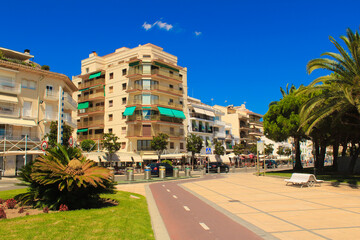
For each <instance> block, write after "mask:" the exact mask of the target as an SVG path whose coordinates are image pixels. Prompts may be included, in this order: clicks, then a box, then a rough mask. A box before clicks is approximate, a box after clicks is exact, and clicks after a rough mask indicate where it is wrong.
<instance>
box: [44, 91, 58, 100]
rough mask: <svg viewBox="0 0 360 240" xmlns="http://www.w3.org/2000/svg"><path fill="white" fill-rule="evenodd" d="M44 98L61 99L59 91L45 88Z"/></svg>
mask: <svg viewBox="0 0 360 240" xmlns="http://www.w3.org/2000/svg"><path fill="white" fill-rule="evenodd" d="M44 99H45V100H48V101H58V100H59V92H58V91H55V90H52V91H48V90H45V94H44Z"/></svg>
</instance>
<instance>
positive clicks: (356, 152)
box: [348, 144, 360, 174]
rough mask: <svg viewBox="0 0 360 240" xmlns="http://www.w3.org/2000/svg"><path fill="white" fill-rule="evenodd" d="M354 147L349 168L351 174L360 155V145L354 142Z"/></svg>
mask: <svg viewBox="0 0 360 240" xmlns="http://www.w3.org/2000/svg"><path fill="white" fill-rule="evenodd" d="M352 147H354V151H353V154H352V155H351V159H350V164H349V168H348V172H349V173H350V174H353V173H354V170H355V165H356V160H357V158H358V156H359V153H360V146H358V147H356V145H355V144H353V146H352Z"/></svg>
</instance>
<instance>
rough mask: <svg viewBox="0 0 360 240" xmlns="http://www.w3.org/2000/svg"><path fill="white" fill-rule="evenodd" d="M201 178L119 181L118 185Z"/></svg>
mask: <svg viewBox="0 0 360 240" xmlns="http://www.w3.org/2000/svg"><path fill="white" fill-rule="evenodd" d="M199 177H200V176H191V177H178V178H175V177H166V178H158V177H153V178H151V179H149V180H145V179H135V180H134V181H126V180H123V181H117V184H136V183H147V182H149V183H151V182H164V181H174V180H184V179H191V178H199Z"/></svg>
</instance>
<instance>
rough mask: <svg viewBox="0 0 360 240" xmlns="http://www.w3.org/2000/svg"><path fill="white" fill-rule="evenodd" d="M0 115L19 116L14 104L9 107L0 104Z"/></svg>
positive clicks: (18, 110)
mask: <svg viewBox="0 0 360 240" xmlns="http://www.w3.org/2000/svg"><path fill="white" fill-rule="evenodd" d="M0 115H2V116H11V117H20V109H19V108H18V107H15V106H14V107H11V106H1V105H0Z"/></svg>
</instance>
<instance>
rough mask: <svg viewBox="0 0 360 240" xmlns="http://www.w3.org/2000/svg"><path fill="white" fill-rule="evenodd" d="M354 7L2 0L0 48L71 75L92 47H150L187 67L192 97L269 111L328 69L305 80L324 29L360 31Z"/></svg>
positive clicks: (326, 44)
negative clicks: (290, 89) (288, 90)
mask: <svg viewBox="0 0 360 240" xmlns="http://www.w3.org/2000/svg"><path fill="white" fill-rule="evenodd" d="M359 9H360V1H349V0H342V1H333V0H327V1H320V0H319V1H307V0H302V1H226V0H223V1H196V0H195V1H194V0H192V1H157V0H154V1H141V0H138V1H111V0H110V1H77V0H72V1H67V0H65V1H64V0H63V1H51V0H48V1H6V2H3V3H2V4H1V18H2V24H1V25H2V26H1V28H2V29H1V37H0V46H1V47H5V48H10V49H13V50H17V51H23V50H24V49H26V48H28V49H30V50H31V54H33V55H35V61H36V62H38V63H40V64H42V65H43V64H46V65H49V66H50V67H51V70H52V71H55V72H60V73H64V74H66V75H68V76H69V77H70V78H71V76H72V75H78V74H79V73H80V65H81V60H82V59H84V58H87V57H88V54H89V53H90V52H91V51H97V52H98V54H99V55H100V56H101V55H105V54H108V53H111V52H113V51H114V50H115V49H117V48H120V47H129V48H133V47H136V46H138V45H139V44H146V43H153V44H155V45H158V46H160V47H162V48H164V50H165V51H166V52H169V53H171V54H174V55H176V56H177V57H178V64H179V65H180V66H184V67H187V68H188V87H189V92H188V93H189V95H190V96H193V97H196V98H200V99H201V100H202V101H203V102H205V103H208V104H211V103H213V104H219V105H228V104H233V105H240V104H242V103H244V102H246V106H247V108H248V109H251V110H252V111H254V112H257V113H261V114H265V113H266V111H267V109H268V104H269V102H271V101H274V100H278V99H279V98H280V97H281V94H280V90H279V89H280V87H283V88H284V87H285V86H286V84H287V83H290V84H294V85H295V86H297V87H298V86H299V85H300V84H304V85H307V84H309V83H310V82H311V81H312V80H313V79H315V78H316V77H317V76H320V75H321V74H325V72H321V71H319V72H317V73H315V74H312V75H310V76H309V75H308V74H307V73H306V64H307V62H308V61H309V60H311V59H313V58H317V57H320V54H321V53H323V52H326V51H335V49H334V46H333V45H332V44H331V43H330V41H329V36H330V35H331V36H333V37H335V38H336V39H339V36H341V35H344V34H345V33H346V29H347V28H351V29H353V30H354V31H355V30H358V29H359V14H358V10H359ZM154 23H155V24H154ZM144 24H145V25H144ZM147 24H148V25H147ZM146 26H147V27H151V28H150V29H148V30H146V29H145V28H144V27H146ZM196 33H197V34H196ZM211 99H213V101H212V100H211Z"/></svg>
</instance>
